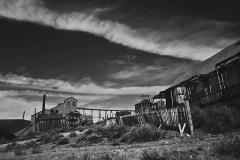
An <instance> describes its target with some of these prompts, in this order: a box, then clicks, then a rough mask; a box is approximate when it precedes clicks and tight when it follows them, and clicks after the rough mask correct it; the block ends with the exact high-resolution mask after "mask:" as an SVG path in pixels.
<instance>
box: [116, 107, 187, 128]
mask: <svg viewBox="0 0 240 160" xmlns="http://www.w3.org/2000/svg"><path fill="white" fill-rule="evenodd" d="M139 116H143V117H144V119H145V121H146V123H150V124H153V125H155V126H159V125H163V126H169V127H178V124H181V125H183V124H184V123H186V124H187V125H189V124H188V112H187V109H186V107H184V105H182V106H178V107H174V108H165V109H161V110H158V111H154V112H149V113H143V114H142V115H140V114H138V115H127V116H122V117H121V118H120V121H119V124H123V125H128V126H134V125H139V124H140V122H139V119H140V118H139Z"/></svg>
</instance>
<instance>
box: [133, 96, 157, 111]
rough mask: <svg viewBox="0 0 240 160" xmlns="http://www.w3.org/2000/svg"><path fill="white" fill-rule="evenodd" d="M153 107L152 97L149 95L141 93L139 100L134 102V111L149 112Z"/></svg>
mask: <svg viewBox="0 0 240 160" xmlns="http://www.w3.org/2000/svg"><path fill="white" fill-rule="evenodd" d="M153 109H154V107H153V99H152V97H151V96H150V95H142V96H141V102H139V103H137V104H135V113H136V114H139V113H143V112H151V111H152V110H153Z"/></svg>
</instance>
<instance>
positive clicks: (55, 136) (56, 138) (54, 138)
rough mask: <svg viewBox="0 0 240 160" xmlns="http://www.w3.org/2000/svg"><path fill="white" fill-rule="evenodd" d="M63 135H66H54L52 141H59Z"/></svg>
mask: <svg viewBox="0 0 240 160" xmlns="http://www.w3.org/2000/svg"><path fill="white" fill-rule="evenodd" d="M63 137H64V136H63V135H62V134H55V135H53V136H52V139H51V141H52V142H56V141H58V140H59V139H60V138H63Z"/></svg>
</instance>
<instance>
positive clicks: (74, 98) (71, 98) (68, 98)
mask: <svg viewBox="0 0 240 160" xmlns="http://www.w3.org/2000/svg"><path fill="white" fill-rule="evenodd" d="M68 99H73V100H75V101H78V100H77V99H76V98H73V97H69V98H67V99H65V100H64V102H65V101H66V100H68Z"/></svg>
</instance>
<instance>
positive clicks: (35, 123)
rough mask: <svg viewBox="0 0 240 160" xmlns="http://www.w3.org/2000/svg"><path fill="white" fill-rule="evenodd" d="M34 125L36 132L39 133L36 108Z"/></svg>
mask: <svg viewBox="0 0 240 160" xmlns="http://www.w3.org/2000/svg"><path fill="white" fill-rule="evenodd" d="M34 126H35V133H37V111H36V108H34Z"/></svg>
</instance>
